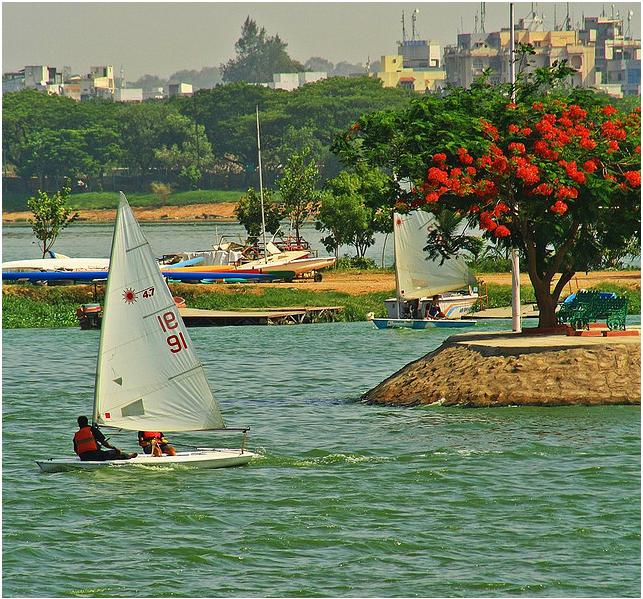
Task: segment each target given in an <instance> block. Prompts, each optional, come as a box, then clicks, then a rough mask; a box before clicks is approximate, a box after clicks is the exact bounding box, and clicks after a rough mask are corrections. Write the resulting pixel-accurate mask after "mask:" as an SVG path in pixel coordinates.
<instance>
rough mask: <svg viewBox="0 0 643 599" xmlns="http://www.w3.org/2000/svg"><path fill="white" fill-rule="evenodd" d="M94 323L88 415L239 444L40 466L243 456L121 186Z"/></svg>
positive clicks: (218, 462) (109, 423) (226, 460)
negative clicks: (98, 321) (229, 436)
mask: <svg viewBox="0 0 643 599" xmlns="http://www.w3.org/2000/svg"><path fill="white" fill-rule="evenodd" d="M110 264H111V268H110V271H109V276H108V279H107V289H106V292H105V306H104V315H103V323H102V327H101V335H100V343H99V350H98V360H97V365H96V385H95V391H94V408H93V416H92V422H93V423H95V424H97V425H100V426H104V427H111V428H115V429H121V430H129V431H139V430H143V431H166V432H188V431H193V432H197V431H226V430H227V431H241V432H243V434H244V441H243V442H242V444H241V447H240V448H239V449H214V448H195V449H194V451H188V452H178V453H177V454H176V455H175V456H166V455H164V456H162V457H151V456H148V455H141V456H138V457H135V458H132V459H119V460H107V461H81V460H80V459H78V458H67V457H66V458H56V459H44V460H38V461H37V463H38V466H39V467H40V469H41V470H42V471H43V472H60V471H65V470H78V469H83V470H86V469H89V470H94V469H98V468H105V467H111V466H117V467H131V466H135V465H147V466H155V467H159V466H162V467H167V466H170V467H172V466H177V465H181V466H187V467H194V468H223V467H227V466H240V465H243V464H247V463H248V462H249V461H250V460H251V459H252V458H253V457H255V455H256V454H254V453H252V452H250V451H247V450H246V449H245V448H244V443H245V436H246V432H247V430H248V429H226V428H225V425H224V422H223V417H222V415H221V411H220V409H219V404H218V402H217V401H216V399H215V398H214V395H213V394H212V391H211V389H210V386H209V385H208V381H207V379H206V377H205V372H204V370H203V366H202V364H201V362H200V361H199V360H198V358H197V356H196V354H195V352H194V348H193V345H192V341H191V339H190V336H189V334H188V332H187V329H186V328H185V324H184V323H183V320H182V319H181V316H180V315H179V311H178V308H177V307H176V304H175V302H174V299H173V298H172V295H171V293H170V291H169V289H168V286H167V285H166V283H165V280H164V278H163V275H162V274H161V271H160V270H159V268H158V264H157V262H156V260H155V259H154V256H153V254H152V251H151V249H150V246H149V244H148V242H147V240H146V239H145V237H144V236H143V233H142V232H141V229H140V227H139V225H138V223H137V222H136V219H135V218H134V215H133V214H132V211H131V209H130V207H129V204H128V203H127V200H126V199H125V196H124V195H122V194H121V201H120V204H119V208H118V214H117V219H116V226H115V230H114V240H113V242H112V253H111V259H110ZM132 439H134V436H132Z"/></svg>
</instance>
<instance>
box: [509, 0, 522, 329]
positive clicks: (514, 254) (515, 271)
mask: <svg viewBox="0 0 643 599" xmlns="http://www.w3.org/2000/svg"><path fill="white" fill-rule="evenodd" d="M515 49H516V38H515V32H514V3H513V2H511V3H510V4H509V79H510V80H511V101H512V102H515V101H516V62H515V57H514V54H515ZM511 329H512V331H513V332H514V333H520V332H522V323H521V319H520V258H519V256H518V249H517V248H515V247H512V248H511Z"/></svg>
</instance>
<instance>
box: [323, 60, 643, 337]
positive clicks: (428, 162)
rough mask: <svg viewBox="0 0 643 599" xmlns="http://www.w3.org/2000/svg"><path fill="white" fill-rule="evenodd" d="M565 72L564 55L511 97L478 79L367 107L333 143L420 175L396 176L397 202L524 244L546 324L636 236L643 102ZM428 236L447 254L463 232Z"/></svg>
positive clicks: (401, 172) (354, 157) (353, 159)
mask: <svg viewBox="0 0 643 599" xmlns="http://www.w3.org/2000/svg"><path fill="white" fill-rule="evenodd" d="M570 72H571V69H569V68H567V67H566V66H565V65H564V64H562V65H557V66H555V67H552V68H548V69H539V70H537V71H536V72H535V74H534V75H532V76H526V77H524V78H521V79H519V82H518V84H517V85H516V89H515V91H516V102H515V103H514V102H511V101H510V100H509V98H510V97H511V95H510V94H511V88H510V87H509V86H495V87H492V86H490V85H487V84H486V82H485V81H484V80H481V81H479V82H478V83H477V84H476V85H474V86H473V87H472V89H470V90H452V91H451V93H449V94H448V95H447V96H446V97H427V98H423V99H420V100H416V101H414V102H413V104H412V106H411V108H410V109H409V110H407V111H406V112H398V113H391V112H389V113H376V114H373V115H368V116H365V117H362V118H361V119H360V121H359V122H358V123H356V124H355V125H354V126H353V128H352V129H351V130H350V131H348V132H347V133H346V134H344V135H343V136H342V137H341V138H338V140H337V141H336V143H335V146H334V149H335V151H336V152H337V153H338V154H339V155H340V157H341V158H342V159H343V160H344V161H346V162H349V163H353V164H354V163H359V162H362V161H365V162H367V163H371V164H375V165H379V166H381V167H387V168H388V172H389V175H390V176H391V177H392V179H394V180H396V181H400V180H402V179H407V180H411V181H412V182H413V184H414V186H413V187H412V189H411V190H410V191H404V190H403V189H402V186H401V185H399V186H398V194H397V197H396V198H395V199H392V203H393V202H394V203H395V208H396V209H397V210H400V211H404V210H412V209H423V210H427V211H430V212H434V213H440V212H442V211H444V210H450V211H452V212H453V213H454V214H455V215H457V216H459V217H460V218H462V219H464V220H466V221H467V223H468V224H469V225H470V226H475V227H479V228H480V229H481V230H482V231H483V236H484V237H485V238H487V239H488V240H489V241H491V242H492V243H495V244H497V245H499V246H502V247H509V246H514V247H518V248H519V249H520V250H521V253H522V255H523V259H525V260H526V264H527V269H528V272H529V277H530V280H531V283H532V285H533V287H534V291H535V295H536V300H537V303H538V307H539V310H540V322H539V324H540V326H542V327H549V326H554V325H555V324H556V316H555V309H556V304H557V302H558V299H559V297H560V294H561V292H562V290H563V288H564V287H565V285H566V284H567V283H568V282H569V281H570V280H571V278H572V277H573V276H574V274H575V272H577V271H579V270H582V271H587V270H590V269H593V268H600V267H601V265H603V264H604V263H605V257H606V256H607V255H609V254H610V253H611V252H618V251H622V248H623V247H625V246H627V244H629V243H631V241H632V238H633V237H636V238H638V236H639V235H640V184H641V174H640V108H636V109H635V110H633V111H631V112H622V111H620V110H618V109H617V108H615V107H614V106H612V105H611V104H609V103H608V99H607V98H606V97H605V96H603V95H601V94H598V93H596V92H594V91H592V90H584V89H569V88H565V87H562V86H561V85H560V84H561V82H563V81H564V80H565V79H566V77H567V76H568V75H569V74H570ZM427 244H428V246H427V249H428V250H429V254H433V255H436V254H441V255H442V256H444V257H445V258H447V257H448V256H450V255H453V254H455V253H457V252H458V251H459V250H460V249H462V248H464V247H466V244H467V235H464V234H460V235H454V234H453V232H451V233H449V232H448V231H440V230H436V231H434V232H433V233H432V234H431V235H429V238H428V240H427ZM557 275H558V276H557Z"/></svg>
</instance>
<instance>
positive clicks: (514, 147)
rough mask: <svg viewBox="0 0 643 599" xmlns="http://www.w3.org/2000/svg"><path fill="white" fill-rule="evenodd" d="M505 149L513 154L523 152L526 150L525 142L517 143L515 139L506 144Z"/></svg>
mask: <svg viewBox="0 0 643 599" xmlns="http://www.w3.org/2000/svg"><path fill="white" fill-rule="evenodd" d="M507 149H508V150H509V151H510V152H512V153H513V154H524V153H525V152H526V151H527V150H526V148H525V144H521V143H517V142H515V141H512V142H511V143H510V144H509V145H508V146H507Z"/></svg>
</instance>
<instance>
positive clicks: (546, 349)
mask: <svg viewBox="0 0 643 599" xmlns="http://www.w3.org/2000/svg"><path fill="white" fill-rule="evenodd" d="M363 399H364V400H366V401H369V402H371V403H377V404H387V405H402V406H412V405H419V404H434V403H439V404H441V405H445V406H455V405H458V406H465V407H494V406H508V405H537V406H554V405H568V404H585V405H601V404H637V405H640V403H641V342H640V337H609V338H604V337H565V336H561V335H555V336H554V335H551V336H536V337H533V336H521V335H514V334H512V333H465V334H462V335H454V336H452V337H449V339H447V340H446V341H445V342H444V343H443V344H442V345H441V346H440V347H439V348H438V349H437V350H435V351H434V352H432V353H430V354H427V355H426V356H424V357H422V358H420V359H419V360H416V361H415V362H412V363H410V364H408V365H407V366H405V367H404V368H402V369H401V370H399V371H398V372H396V373H395V374H393V375H392V376H391V377H389V378H388V379H386V380H385V381H383V382H382V383H380V384H379V385H377V387H375V388H373V389H371V390H370V391H369V392H368V393H366V394H365V395H364V397H363Z"/></svg>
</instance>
